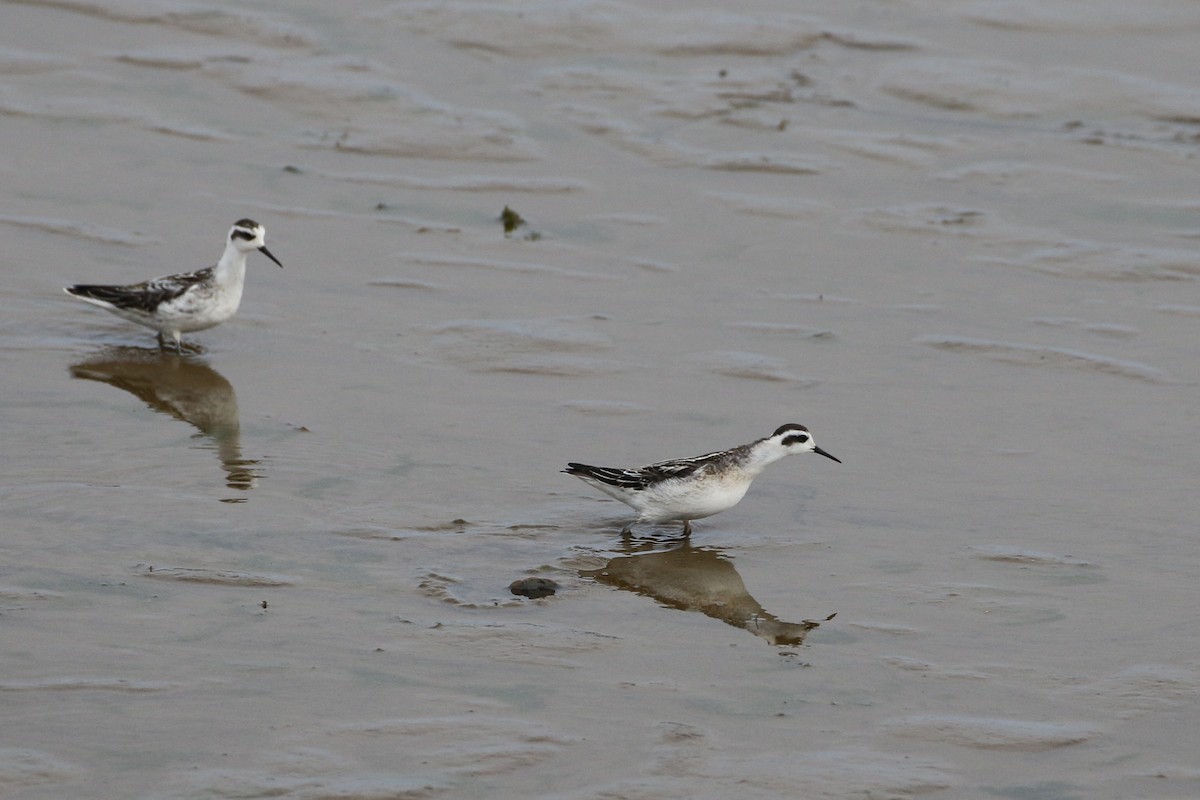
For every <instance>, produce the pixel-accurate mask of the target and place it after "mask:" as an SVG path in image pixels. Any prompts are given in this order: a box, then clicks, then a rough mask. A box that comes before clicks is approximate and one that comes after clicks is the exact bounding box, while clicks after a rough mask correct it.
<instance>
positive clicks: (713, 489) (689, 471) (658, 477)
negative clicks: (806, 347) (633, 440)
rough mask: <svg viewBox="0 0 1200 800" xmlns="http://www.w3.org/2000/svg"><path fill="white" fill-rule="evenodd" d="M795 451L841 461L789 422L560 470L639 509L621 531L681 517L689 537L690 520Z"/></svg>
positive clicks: (725, 502) (733, 496)
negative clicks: (737, 439) (726, 441)
mask: <svg viewBox="0 0 1200 800" xmlns="http://www.w3.org/2000/svg"><path fill="white" fill-rule="evenodd" d="M795 453H816V454H818V455H822V456H825V457H826V458H832V459H833V460H834V461H836V462H838V463H839V464H840V463H842V462H841V459H839V458H836V457H834V456H832V455H830V454H829V453H827V452H825V451H824V450H822V449H821V448H819V447H817V443H816V442H814V441H813V438H812V434H811V433H809V432H808V428H806V427H804V426H803V425H796V424H788V425H783V426H781V427H780V428H779V429H778V430H776V431H775V432H774V433H772V434H771V435H770V436H768V437H766V438H765V439H758V440H757V441H753V442H750V444H743V445H740V446H739V447H734V448H732V449H730V450H718V451H717V452H715V453H706V454H704V455H702V456H696V457H695V458H679V459H674V460H671V461H660V462H658V463H657V464H650V465H649V466H645V467H637V468H634V469H623V468H620V467H593V466H589V465H587V464H577V463H574V462H572V463H570V464H567V468H566V469H564V470H563V472H565V473H567V474H568V475H574V476H576V477H578V478H580V479H582V480H583V481H584V483H587V484H589V485H591V486H594V487H596V488H597V489H599V490H600V491H602V492H604V493H605V494H608V495H611V496H612V497H615V498H616V499H618V500H620V501H621V502H622V503H625V504H626V505H629V506H632V507H633V508H634V509H635V510H636V511H637V512H638V516H637V519H635V520H633V521H632V522H630V523H629V524H628V525H626V526H625V528H624V529H623V530H622V531H621V532H622V533H629V530H630V527H631V526H632V525H633V524H634V523H636V522H651V523H657V522H670V521H672V520H683V535H684V536H687V535H689V534H691V532H692V524H691V521H692V520H694V519H700V518H702V517H710V516H712V515H713V514H717V513H720V512H721V511H724V510H726V509H729V508H733V507H734V506H735V505H737V504H738V501H739V500H741V499H742V497H744V496H745V494H746V490H747V489H749V488H750V483H751V482H752V481H753V480H754V479H755V478H756V477H758V474H759V473H760V472H762V471H763V469H765V468H766V466H767V465H768V464H771V463H773V462H775V461H778V460H779V459H781V458H783V457H784V456H790V455H793V454H795Z"/></svg>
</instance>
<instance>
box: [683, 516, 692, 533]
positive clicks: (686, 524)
mask: <svg viewBox="0 0 1200 800" xmlns="http://www.w3.org/2000/svg"><path fill="white" fill-rule="evenodd" d="M683 535H684V536H691V535H692V521H691V520H690V519H685V520H684V521H683Z"/></svg>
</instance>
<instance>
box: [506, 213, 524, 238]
mask: <svg viewBox="0 0 1200 800" xmlns="http://www.w3.org/2000/svg"><path fill="white" fill-rule="evenodd" d="M500 223H501V224H502V225H504V235H505V236H510V235H512V232H513V231H515V230H516V229H517V228H519V227H521V226H522V225H524V224H525V220H524V219H523V218H522V217H521V215H520V214H518V213H517V212H515V211H513V210H512V209H511V208H509V207H508V206H505V207H504V210H503V211H501V212H500Z"/></svg>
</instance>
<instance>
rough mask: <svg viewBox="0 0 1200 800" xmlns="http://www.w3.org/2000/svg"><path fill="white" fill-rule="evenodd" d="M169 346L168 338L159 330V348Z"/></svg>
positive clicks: (162, 348)
mask: <svg viewBox="0 0 1200 800" xmlns="http://www.w3.org/2000/svg"><path fill="white" fill-rule="evenodd" d="M166 348H167V340H166V339H164V338H163V335H162V331H159V332H158V349H159V350H165V349H166Z"/></svg>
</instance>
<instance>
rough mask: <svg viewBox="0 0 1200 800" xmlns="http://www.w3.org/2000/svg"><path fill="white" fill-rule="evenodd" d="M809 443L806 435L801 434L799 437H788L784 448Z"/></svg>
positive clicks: (785, 439)
mask: <svg viewBox="0 0 1200 800" xmlns="http://www.w3.org/2000/svg"><path fill="white" fill-rule="evenodd" d="M807 441H808V437H807V436H805V435H804V434H800V435H798V436H788V437H785V438H784V440H783V446H784V447H787V446H789V445H793V444H804V443H805V442H807Z"/></svg>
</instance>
